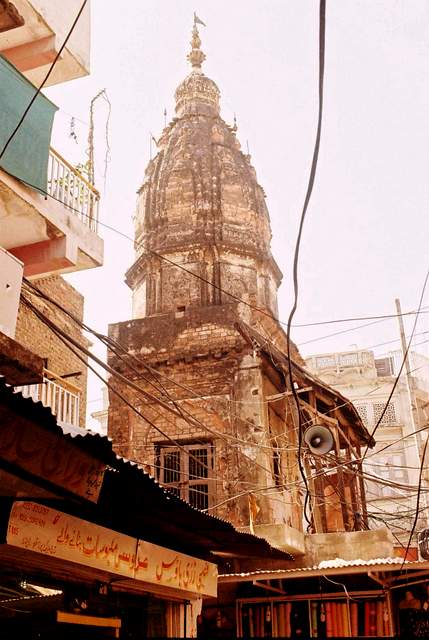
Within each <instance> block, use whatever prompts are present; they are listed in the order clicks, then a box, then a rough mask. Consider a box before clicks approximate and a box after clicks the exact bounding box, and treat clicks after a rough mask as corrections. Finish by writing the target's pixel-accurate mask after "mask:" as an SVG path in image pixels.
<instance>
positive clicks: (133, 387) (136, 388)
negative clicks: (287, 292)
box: [22, 296, 273, 474]
mask: <svg viewBox="0 0 429 640" xmlns="http://www.w3.org/2000/svg"><path fill="white" fill-rule="evenodd" d="M22 299H23V302H24V304H26V305H27V306H30V308H32V310H33V311H34V312H36V311H37V312H38V317H39V319H40V320H41V321H42V322H45V324H46V321H47V322H48V323H49V324H48V326H50V328H52V325H53V326H54V327H55V328H56V330H57V332H59V333H60V334H62V335H63V337H65V338H66V339H68V340H70V341H71V342H72V344H74V346H75V347H76V348H78V349H81V350H82V351H83V353H85V355H86V356H87V357H90V358H92V359H93V360H94V361H95V362H96V363H97V364H98V365H99V366H101V367H102V368H104V369H105V370H106V371H107V372H108V373H110V375H113V376H115V377H118V378H119V379H120V381H121V382H122V383H124V384H126V385H127V384H128V386H131V388H132V389H133V390H134V391H137V392H138V393H141V394H143V395H146V396H149V399H150V400H151V401H152V402H155V403H158V404H160V405H161V406H162V407H163V408H164V409H167V411H170V412H172V413H174V414H175V415H176V417H177V413H175V412H174V410H173V409H172V408H171V407H169V406H168V405H166V404H165V402H163V401H162V400H160V399H159V398H156V397H155V396H153V395H152V394H149V393H147V392H145V391H144V390H143V389H141V388H140V387H137V386H136V385H135V384H134V383H133V382H132V381H130V380H128V379H127V378H125V377H124V376H122V375H121V374H119V373H118V372H116V371H115V370H114V369H112V368H111V367H109V366H108V365H106V364H105V363H103V362H102V361H101V360H100V359H99V358H97V357H96V356H94V355H93V354H92V353H91V352H90V351H89V350H88V349H85V348H83V347H82V346H81V345H79V344H78V343H77V342H76V341H74V340H73V339H72V338H69V337H68V336H67V335H65V334H64V332H63V331H62V330H61V328H59V327H58V326H55V324H54V323H52V321H50V320H49V319H48V318H46V317H45V320H43V317H44V316H43V314H42V313H41V312H40V310H37V309H36V308H35V307H34V305H32V303H31V302H29V301H28V300H26V299H25V296H22ZM36 315H37V314H36ZM69 315H70V314H69ZM82 324H84V323H82ZM87 366H88V367H89V365H87ZM90 368H91V367H90ZM91 370H93V369H92V368H91ZM93 371H94V370H93ZM96 375H97V376H98V377H99V378H100V376H99V375H98V374H97V373H96ZM100 379H101V380H102V381H103V382H104V383H105V384H106V385H107V387H108V388H109V389H114V387H112V386H111V385H110V384H109V383H106V381H105V380H104V379H103V378H100ZM115 394H116V395H119V394H118V393H117V392H116V391H115ZM152 410H153V407H152ZM139 415H141V417H143V419H144V420H146V422H148V423H149V424H152V426H154V425H153V421H152V422H151V421H150V420H149V419H148V418H147V416H143V415H142V414H141V413H140V414H139ZM159 415H161V414H158V417H159ZM163 415H164V414H163ZM164 417H165V416H164ZM178 417H180V418H182V419H184V420H185V421H188V420H186V418H185V417H184V416H183V415H179V416H178ZM193 420H194V421H195V422H197V423H198V424H199V425H200V426H201V427H202V428H203V429H204V430H205V431H208V432H209V433H211V434H212V435H215V436H216V437H218V438H221V439H223V440H225V441H226V442H228V440H229V439H230V438H232V439H234V437H233V436H226V435H225V434H222V433H220V432H217V431H214V430H212V429H210V428H209V427H207V425H204V424H203V423H202V422H201V421H199V420H198V419H196V418H193ZM172 424H173V425H174V426H175V427H176V425H175V423H172ZM253 426H254V425H253ZM155 428H156V427H155ZM157 430H158V431H159V432H160V433H162V435H164V437H166V434H165V433H164V432H162V431H160V430H159V429H157ZM167 439H168V440H170V441H173V440H171V438H169V437H168V436H167ZM173 442H175V441H173ZM242 442H243V443H244V444H246V445H247V446H249V445H250V446H252V445H253V443H252V442H248V441H242ZM181 448H182V449H183V447H181ZM241 453H242V455H244V457H246V458H248V459H249V461H250V462H251V463H252V464H253V465H255V466H257V467H260V468H262V469H263V470H264V471H266V472H269V473H270V474H273V470H272V469H268V468H267V467H265V466H263V465H261V464H260V463H259V462H257V461H256V460H254V459H253V458H250V457H249V456H248V455H247V454H245V452H241ZM189 455H190V457H191V458H193V457H194V456H192V455H191V454H189ZM199 464H200V465H201V462H199ZM202 466H205V465H202Z"/></svg>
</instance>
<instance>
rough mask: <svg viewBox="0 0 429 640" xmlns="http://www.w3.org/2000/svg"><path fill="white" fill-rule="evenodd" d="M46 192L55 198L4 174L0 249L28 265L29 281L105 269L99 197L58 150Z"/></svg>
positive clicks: (51, 162) (50, 164)
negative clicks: (100, 228)
mask: <svg viewBox="0 0 429 640" xmlns="http://www.w3.org/2000/svg"><path fill="white" fill-rule="evenodd" d="M47 192H48V193H49V195H50V196H52V197H48V196H45V195H42V194H41V193H39V192H38V191H36V190H35V189H32V188H30V187H28V186H27V185H26V184H24V183H23V182H21V181H20V180H17V179H16V178H13V177H12V176H11V175H10V174H8V173H7V172H6V171H3V170H2V169H0V246H2V247H4V248H5V249H7V250H8V251H9V252H10V253H12V254H13V255H14V256H15V257H17V258H18V259H19V260H21V261H22V262H23V263H24V275H25V276H26V277H29V278H31V277H42V276H46V275H50V274H53V273H55V274H61V273H70V272H73V271H79V270H81V269H90V268H92V267H98V266H101V265H102V264H103V241H102V239H101V238H100V237H99V236H98V235H97V225H98V207H99V200H100V195H99V193H98V191H97V190H96V189H95V187H94V186H93V185H91V184H90V183H89V182H88V180H86V178H85V177H84V176H83V175H81V174H80V173H79V172H78V171H77V170H76V169H75V168H74V167H73V166H72V165H71V164H69V163H68V162H67V160H65V159H64V158H62V157H61V156H60V155H59V154H58V153H57V152H56V151H54V150H53V149H50V151H49V161H48V176H47Z"/></svg>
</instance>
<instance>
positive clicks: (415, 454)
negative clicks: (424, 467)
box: [395, 298, 427, 518]
mask: <svg viewBox="0 0 429 640" xmlns="http://www.w3.org/2000/svg"><path fill="white" fill-rule="evenodd" d="M395 305H396V313H397V315H398V323H399V334H400V337H401V347H402V349H401V350H402V358H403V361H404V368H405V374H406V375H405V379H406V386H407V395H408V403H409V407H410V411H409V414H410V422H409V426H408V424H406V425H405V430H406V432H407V433H406V434H404V435H407V434H408V433H410V434H411V433H413V434H414V435H412V436H411V438H412V441H413V444H414V446H413V447H411V451H410V454H411V455H410V458H411V460H410V461H409V462H410V466H413V467H417V469H413V471H412V473H410V476H411V477H412V478H413V484H416V485H417V484H418V480H419V475H420V473H419V469H420V465H421V460H420V442H419V437H418V434H417V433H415V432H416V431H417V429H418V428H419V426H420V425H419V421H418V414H417V405H416V397H415V393H414V380H413V377H412V375H411V367H410V359H409V355H408V354H409V351H408V346H407V342H406V339H405V330H404V320H403V315H402V309H401V302H400V300H399V298H396V299H395ZM407 455H408V454H407ZM410 471H411V470H410ZM423 500H424V501H425V502H427V501H426V497H425V498H424V499H423ZM424 506H427V504H425V505H424ZM426 518H427V513H426Z"/></svg>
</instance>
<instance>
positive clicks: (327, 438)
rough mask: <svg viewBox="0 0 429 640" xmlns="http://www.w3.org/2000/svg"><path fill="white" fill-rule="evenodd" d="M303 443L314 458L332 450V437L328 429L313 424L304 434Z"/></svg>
mask: <svg viewBox="0 0 429 640" xmlns="http://www.w3.org/2000/svg"><path fill="white" fill-rule="evenodd" d="M304 442H305V444H306V445H307V447H308V448H309V449H310V451H311V453H313V454H314V455H316V456H323V455H324V454H325V453H328V451H330V450H331V449H333V448H334V437H333V435H332V433H331V431H330V429H328V427H324V426H322V425H321V424H315V425H313V426H312V427H309V428H308V429H307V430H306V431H305V432H304Z"/></svg>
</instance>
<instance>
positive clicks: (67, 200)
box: [48, 147, 100, 232]
mask: <svg viewBox="0 0 429 640" xmlns="http://www.w3.org/2000/svg"><path fill="white" fill-rule="evenodd" d="M48 193H49V195H51V196H52V197H53V198H55V199H56V200H59V201H60V202H62V203H63V204H65V205H66V206H67V207H70V210H71V211H72V212H73V213H75V214H76V215H77V216H78V218H79V219H80V220H81V221H82V222H83V223H84V224H86V225H87V226H88V227H89V228H90V229H91V231H95V232H97V228H98V208H99V202H100V194H99V192H98V191H97V189H96V188H95V187H94V185H92V184H91V183H90V182H89V181H88V180H87V179H86V178H85V177H84V176H83V175H82V174H81V173H80V172H79V171H78V170H77V169H76V168H75V167H73V166H72V165H71V164H70V163H68V162H67V160H65V159H64V158H63V157H62V156H60V154H59V153H58V152H57V151H55V150H54V149H52V147H51V149H50V151H49V162H48Z"/></svg>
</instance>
